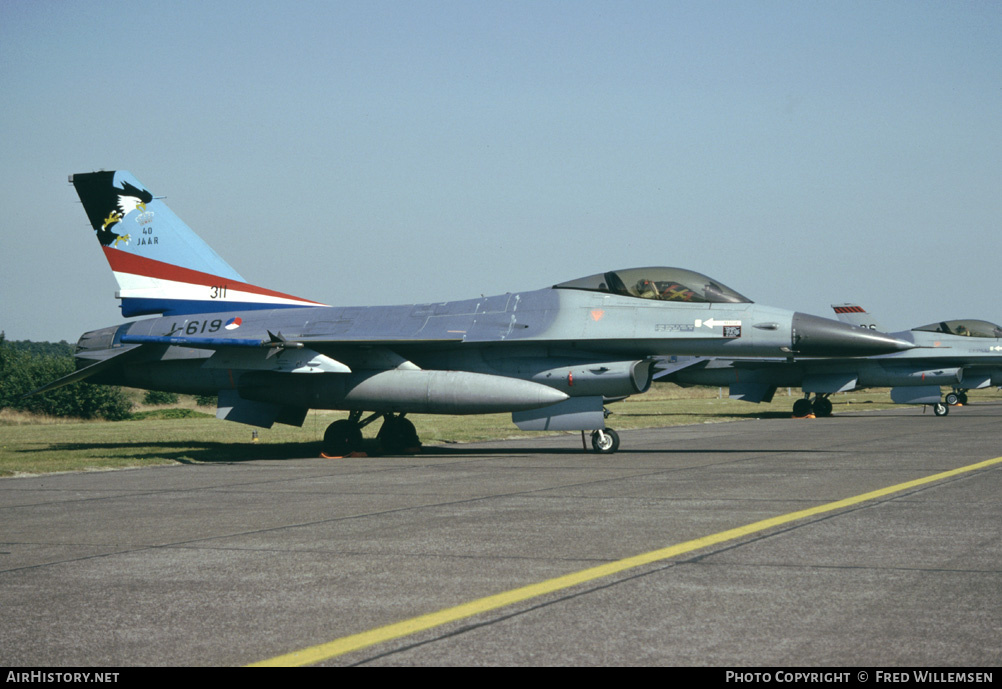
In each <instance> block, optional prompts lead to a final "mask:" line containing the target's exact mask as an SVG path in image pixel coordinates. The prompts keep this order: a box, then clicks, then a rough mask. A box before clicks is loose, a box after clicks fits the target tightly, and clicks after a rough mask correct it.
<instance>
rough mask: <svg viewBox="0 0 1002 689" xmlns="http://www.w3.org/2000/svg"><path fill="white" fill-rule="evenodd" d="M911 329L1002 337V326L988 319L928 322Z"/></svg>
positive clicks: (949, 333) (970, 335) (968, 335)
mask: <svg viewBox="0 0 1002 689" xmlns="http://www.w3.org/2000/svg"><path fill="white" fill-rule="evenodd" d="M912 330H924V331H926V332H930V333H944V334H946V335H964V336H966V337H996V338H997V337H1002V327H999V326H997V325H995V324H994V323H990V322H989V321H976V320H970V319H968V320H960V321H940V322H939V323H930V324H929V325H923V326H922V327H920V328H912Z"/></svg>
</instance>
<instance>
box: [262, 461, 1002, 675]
mask: <svg viewBox="0 0 1002 689" xmlns="http://www.w3.org/2000/svg"><path fill="white" fill-rule="evenodd" d="M999 463H1002V457H996V458H995V459H988V460H985V461H983V462H978V463H976V464H970V465H968V466H964V467H960V468H958V469H952V470H950V471H944V472H942V473H939V474H933V475H931V476H926V477H925V478H919V479H915V480H914V481H906V482H905V483H899V484H897V485H893V486H888V487H887V488H881V489H879V490H874V491H870V492H869V493H862V494H861V495H856V496H854V497H851V498H845V499H844V500H837V501H835V502H829V503H826V504H824V505H818V506H817V507H811V508H809V509H806V510H799V511H797V512H790V513H788V514H783V515H780V516H778V517H772V518H770V519H763V520H761V521H757V522H754V523H752V524H747V525H745V526H739V527H737V528H735V529H728V530H727V531H721V532H720V533H716V534H713V535H711V536H704V537H703V538H697V539H694V540H691V541H686V542H685V543H679V544H677V545H673V546H669V547H667V548H661V549H660V550H652V551H650V552H648V553H643V554H641V555H635V556H633V557H628V558H626V559H623V560H618V561H616V562H610V563H608V564H604V565H599V566H597V567H590V568H588V569H583V570H581V571H579V572H572V573H571V574H565V575H563V576H559V577H555V578H553V579H547V580H546V581H541V582H539V583H537V584H530V585H529V586H522V587H520V588H517V589H511V590H510V591H505V592H503V593H498V594H495V595H493V596H486V597H485V598H478V599H477V600H473V601H470V602H469V603H463V604H461V605H457V606H454V607H451V608H445V609H444V610H439V611H438V612H433V613H429V614H427V615H420V616H418V617H412V618H410V619H409V620H403V621H402V622H396V623H394V624H388V625H386V626H383V627H377V628H376V629H370V630H369V631H366V632H361V633H359V634H352V635H350V636H344V637H341V638H340V639H335V640H334V641H330V642H328V643H324V644H319V645H317V646H311V647H309V648H304V649H302V650H300V651H293V652H292V653H287V654H285V655H280V656H276V657H274V658H270V659H268V660H262V661H260V662H257V663H253V664H251V665H250V667H277V666H294V665H309V664H311V663H319V662H320V661H322V660H328V659H330V658H336V657H337V656H340V655H344V654H345V653H350V652H351V651H357V650H360V649H363V648H367V647H369V646H375V645H376V644H380V643H383V642H386V641H392V640H394V639H400V638H403V637H406V636H410V635H412V634H416V633H418V632H422V631H425V630H428V629H433V628H434V627H440V626H442V625H444V624H448V623H450V622H456V621H458V620H463V619H466V618H468V617H473V616H474V615H478V614H480V613H483V612H489V611H491V610H497V609H499V608H503V607H506V606H509V605H513V604H515V603H520V602H522V601H526V600H529V599H532V598H538V597H540V596H544V595H546V594H548V593H554V592H555V591H560V590H562V589H566V588H570V587H572V586H577V585H578V584H584V583H587V582H590V581H594V580H596V579H601V578H603V577H608V576H611V575H613V574H618V573H620V572H624V571H626V570H629V569H634V568H636V567H641V566H643V565H649V564H652V563H654V562H659V561H661V560H668V559H670V558H673V557H677V556H679V555H684V554H686V553H691V552H693V551H695V550H700V549H702V548H707V547H709V546H712V545H720V544H721V543H726V542H727V541H732V540H735V539H738V538H742V537H744V536H749V535H751V534H754V533H758V532H759V531H765V530H766V529H772V528H775V527H777V526H782V525H784V524H789V523H790V522H794V521H797V520H799V519H805V518H807V517H813V516H817V515H819V514H824V513H826V512H834V511H835V510H840V509H843V508H846V507H851V506H853V505H858V504H859V503H862V502H866V501H867V500H875V499H876V498H881V497H885V496H887V495H892V494H894V493H900V492H902V491H906V490H908V489H910V488H916V487H918V486H922V485H925V484H927V483H934V482H936V481H942V480H943V479H947V478H951V477H953V476H958V475H960V474H965V473H968V472H971V471H976V470H978V469H984V468H987V467H990V466H992V465H995V464H999Z"/></svg>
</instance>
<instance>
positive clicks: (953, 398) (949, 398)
mask: <svg viewBox="0 0 1002 689" xmlns="http://www.w3.org/2000/svg"><path fill="white" fill-rule="evenodd" d="M943 401H944V402H946V403H947V404H949V405H950V406H951V407H953V406H956V405H957V404H958V403H959V402H960V395H958V394H957V393H955V392H948V393H946V397H944V398H943Z"/></svg>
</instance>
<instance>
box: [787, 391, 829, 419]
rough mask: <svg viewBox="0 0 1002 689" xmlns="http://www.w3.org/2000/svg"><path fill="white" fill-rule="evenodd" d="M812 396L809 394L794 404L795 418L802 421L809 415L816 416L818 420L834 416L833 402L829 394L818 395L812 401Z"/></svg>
mask: <svg viewBox="0 0 1002 689" xmlns="http://www.w3.org/2000/svg"><path fill="white" fill-rule="evenodd" d="M810 397H811V394H810V393H807V394H806V395H804V397H803V399H799V400H797V401H796V402H794V403H793V416H794V417H795V418H798V419H802V418H804V417H805V416H807V415H808V414H814V416H817V417H818V418H821V417H826V416H831V415H832V401H831V400H830V399H828V395H827V394H818V395H815V396H814V399H813V400H811V399H810Z"/></svg>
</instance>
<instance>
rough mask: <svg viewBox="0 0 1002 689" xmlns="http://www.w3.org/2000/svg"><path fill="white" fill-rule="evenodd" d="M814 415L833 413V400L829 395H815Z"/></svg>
mask: <svg viewBox="0 0 1002 689" xmlns="http://www.w3.org/2000/svg"><path fill="white" fill-rule="evenodd" d="M812 406H813V407H814V415H815V416H831V415H832V401H831V400H830V399H828V398H827V397H815V398H814V404H813V405H812Z"/></svg>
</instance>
